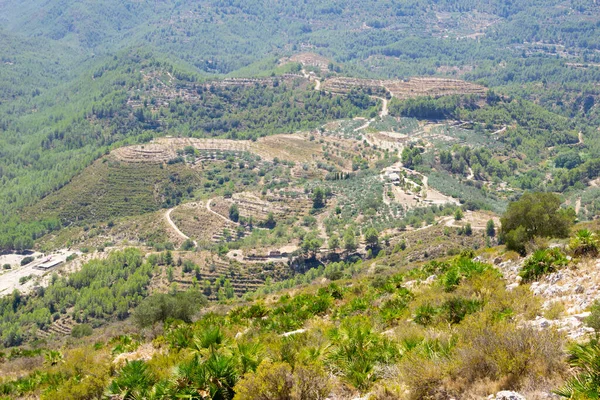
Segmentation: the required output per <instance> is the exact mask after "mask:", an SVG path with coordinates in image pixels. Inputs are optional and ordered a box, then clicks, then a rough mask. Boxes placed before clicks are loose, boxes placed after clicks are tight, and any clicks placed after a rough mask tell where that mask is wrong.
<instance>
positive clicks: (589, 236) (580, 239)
mask: <svg viewBox="0 0 600 400" xmlns="http://www.w3.org/2000/svg"><path fill="white" fill-rule="evenodd" d="M599 249H600V242H599V240H598V236H597V235H596V234H595V233H593V232H592V231H590V230H589V229H582V230H580V231H578V232H577V234H576V235H575V237H574V238H573V239H571V242H570V243H569V250H570V251H571V252H572V253H573V255H574V256H575V257H597V256H598V251H599Z"/></svg>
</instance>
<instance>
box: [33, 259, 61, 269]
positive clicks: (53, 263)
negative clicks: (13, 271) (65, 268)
mask: <svg viewBox="0 0 600 400" xmlns="http://www.w3.org/2000/svg"><path fill="white" fill-rule="evenodd" d="M63 262H64V261H63V260H47V261H45V262H43V263H41V264H40V265H36V266H35V267H34V268H35V269H39V270H40V271H48V270H50V269H52V268H54V267H57V266H59V265H60V264H62V263H63Z"/></svg>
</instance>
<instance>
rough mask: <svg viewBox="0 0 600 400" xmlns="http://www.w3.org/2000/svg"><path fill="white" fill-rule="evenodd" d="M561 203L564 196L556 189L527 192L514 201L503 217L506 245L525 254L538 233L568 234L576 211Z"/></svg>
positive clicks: (556, 235) (549, 235)
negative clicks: (527, 244) (551, 191)
mask: <svg viewBox="0 0 600 400" xmlns="http://www.w3.org/2000/svg"><path fill="white" fill-rule="evenodd" d="M560 205H561V200H560V197H558V196H557V195H556V194H553V193H525V194H524V195H523V196H522V197H521V198H520V199H519V200H518V201H515V202H512V203H510V204H509V205H508V209H507V210H506V212H505V213H504V215H503V216H502V218H501V222H502V234H503V238H504V239H505V241H506V247H507V248H508V249H509V250H514V251H518V252H519V253H521V254H522V255H524V254H525V243H526V242H527V241H529V240H531V239H532V238H534V237H535V236H540V237H567V236H568V235H569V229H570V228H571V226H572V225H573V222H574V220H575V211H573V209H561V208H560Z"/></svg>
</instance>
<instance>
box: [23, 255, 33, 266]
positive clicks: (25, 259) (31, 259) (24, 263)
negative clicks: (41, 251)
mask: <svg viewBox="0 0 600 400" xmlns="http://www.w3.org/2000/svg"><path fill="white" fill-rule="evenodd" d="M33 260H35V258H33V257H32V256H27V257H25V258H24V259H22V260H21V265H27V264H29V263H30V262H32V261H33Z"/></svg>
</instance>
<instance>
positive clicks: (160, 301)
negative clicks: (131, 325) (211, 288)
mask: <svg viewBox="0 0 600 400" xmlns="http://www.w3.org/2000/svg"><path fill="white" fill-rule="evenodd" d="M204 304H206V298H205V297H204V296H203V295H202V294H200V293H199V292H197V291H195V290H190V291H188V292H185V293H177V294H175V295H170V294H156V295H153V296H150V297H147V298H146V299H144V300H143V301H142V302H141V303H140V305H139V306H138V307H137V308H136V309H135V311H134V313H133V318H134V320H135V322H136V323H137V325H138V326H140V327H142V328H144V327H148V326H151V325H154V324H155V323H157V322H165V321H166V320H167V319H169V318H173V319H179V320H182V321H186V322H191V318H192V316H193V315H194V314H195V313H197V312H198V311H199V308H200V307H201V306H203V305H204Z"/></svg>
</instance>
